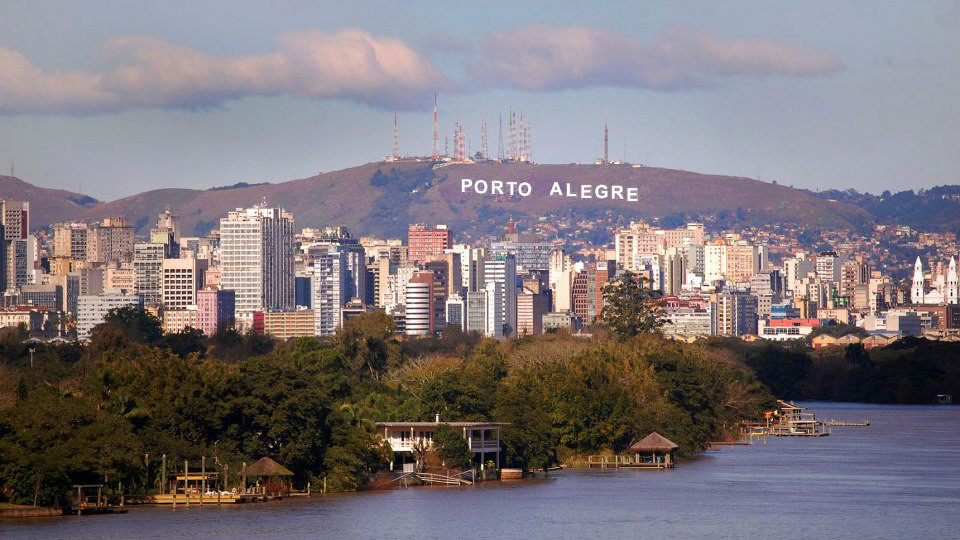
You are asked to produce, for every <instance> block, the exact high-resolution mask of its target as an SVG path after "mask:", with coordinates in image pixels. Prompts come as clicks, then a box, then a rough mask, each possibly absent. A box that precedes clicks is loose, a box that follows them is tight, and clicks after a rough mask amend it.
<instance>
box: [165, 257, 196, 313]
mask: <svg viewBox="0 0 960 540" xmlns="http://www.w3.org/2000/svg"><path fill="white" fill-rule="evenodd" d="M205 267H206V261H202V260H197V259H163V264H162V268H163V274H162V277H161V284H160V289H161V302H162V303H163V306H164V307H165V308H170V309H180V308H186V307H187V306H192V305H195V304H196V303H197V290H198V289H200V288H201V287H202V286H203V271H204V269H205Z"/></svg>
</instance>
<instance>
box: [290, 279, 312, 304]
mask: <svg viewBox="0 0 960 540" xmlns="http://www.w3.org/2000/svg"><path fill="white" fill-rule="evenodd" d="M294 288H295V289H296V294H295V296H296V300H295V302H296V304H297V308H298V309H299V308H310V307H311V306H313V301H312V300H313V275H312V274H310V273H298V274H297V275H296V276H295V277H294Z"/></svg>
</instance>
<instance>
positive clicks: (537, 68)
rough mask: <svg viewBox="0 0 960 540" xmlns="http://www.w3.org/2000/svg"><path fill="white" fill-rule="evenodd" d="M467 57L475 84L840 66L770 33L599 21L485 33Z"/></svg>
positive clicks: (617, 80) (709, 78) (652, 80)
mask: <svg viewBox="0 0 960 540" xmlns="http://www.w3.org/2000/svg"><path fill="white" fill-rule="evenodd" d="M475 51H477V52H476V53H475V55H474V56H473V58H472V59H471V62H470V72H471V73H472V74H473V76H474V77H476V78H477V79H478V81H480V82H481V83H486V84H490V85H493V86H501V85H506V86H512V87H515V88H520V89H524V90H562V89H568V88H584V87H591V86H625V87H634V88H646V89H652V90H662V91H669V90H684V89H690V88H699V87H703V86H710V85H713V84H716V82H717V80H718V79H720V78H722V77H734V76H768V75H781V76H792V77H807V76H817V75H827V74H830V73H835V72H837V71H839V70H841V69H842V68H843V66H842V64H841V63H840V61H839V60H838V59H837V58H835V57H834V56H832V55H830V54H827V53H823V52H816V51H811V50H809V49H807V48H805V47H803V46H801V45H796V44H786V45H785V44H779V43H775V42H773V41H770V40H733V39H725V38H721V37H718V36H715V35H713V34H710V33H707V32H700V31H694V30H690V29H686V28H672V29H669V30H666V31H664V32H661V33H660V34H659V35H657V36H656V37H654V39H652V40H650V41H648V42H642V41H639V40H636V39H633V38H630V37H627V36H624V35H622V34H619V33H616V32H613V31H610V30H604V29H600V28H590V27H583V26H569V27H553V26H526V27H522V28H517V29H513V30H509V31H505V32H496V33H492V34H487V35H486V36H484V38H483V39H482V40H481V41H480V43H479V46H478V47H477V48H476V49H475Z"/></svg>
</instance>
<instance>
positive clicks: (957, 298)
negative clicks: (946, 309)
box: [943, 257, 960, 304]
mask: <svg viewBox="0 0 960 540" xmlns="http://www.w3.org/2000/svg"><path fill="white" fill-rule="evenodd" d="M943 300H944V303H946V304H958V303H960V279H958V277H957V260H956V259H955V258H953V257H950V268H949V269H947V290H946V294H944V295H943Z"/></svg>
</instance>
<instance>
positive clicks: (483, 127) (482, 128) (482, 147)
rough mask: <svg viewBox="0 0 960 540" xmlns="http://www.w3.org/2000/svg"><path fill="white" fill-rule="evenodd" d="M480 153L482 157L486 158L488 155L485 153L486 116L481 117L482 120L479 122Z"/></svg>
mask: <svg viewBox="0 0 960 540" xmlns="http://www.w3.org/2000/svg"><path fill="white" fill-rule="evenodd" d="M480 155H481V156H482V157H483V159H488V158H489V157H490V156H489V155H488V154H487V118H486V117H484V118H483V122H482V123H481V124H480Z"/></svg>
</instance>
